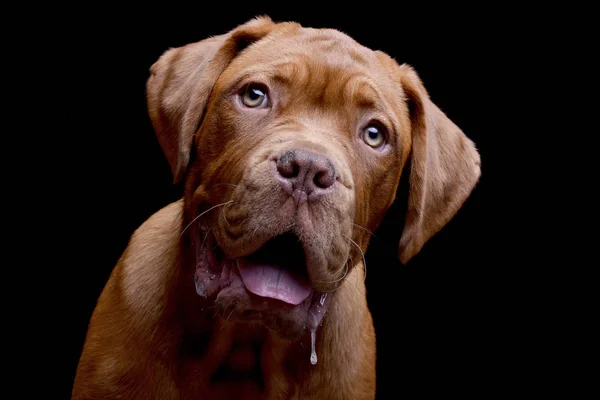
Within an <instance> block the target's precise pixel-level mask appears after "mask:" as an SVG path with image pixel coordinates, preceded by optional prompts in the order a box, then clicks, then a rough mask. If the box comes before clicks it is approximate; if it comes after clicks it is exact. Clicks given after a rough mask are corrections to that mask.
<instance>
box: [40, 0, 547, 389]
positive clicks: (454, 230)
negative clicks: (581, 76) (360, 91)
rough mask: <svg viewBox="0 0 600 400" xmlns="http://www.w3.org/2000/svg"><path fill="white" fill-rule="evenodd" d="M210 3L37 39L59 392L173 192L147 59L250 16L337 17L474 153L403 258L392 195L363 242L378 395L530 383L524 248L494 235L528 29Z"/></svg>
mask: <svg viewBox="0 0 600 400" xmlns="http://www.w3.org/2000/svg"><path fill="white" fill-rule="evenodd" d="M390 4H392V3H390ZM394 4H395V3H394ZM210 7H211V8H210V9H209V8H208V6H206V7H204V6H202V5H198V6H196V7H193V8H190V7H189V6H186V7H174V6H173V7H171V6H169V3H165V4H163V5H161V6H160V7H159V8H156V7H154V8H152V7H150V6H149V7H148V9H146V10H144V11H140V10H136V11H126V10H124V9H120V8H118V7H115V8H111V9H106V8H97V9H94V8H92V7H90V8H89V9H86V10H77V11H76V12H75V13H74V14H71V16H68V15H67V14H66V12H67V10H66V9H65V10H64V11H65V14H61V11H60V10H58V12H57V13H56V14H57V17H56V19H53V22H54V27H53V33H54V34H58V35H56V36H53V37H52V41H53V43H52V45H51V46H50V47H49V49H50V55H51V59H50V60H51V64H52V65H51V67H52V71H55V72H54V73H55V74H56V75H54V76H53V79H52V82H53V83H54V84H56V87H55V88H54V89H53V90H54V92H53V93H55V94H58V96H45V97H44V98H43V104H44V106H45V107H47V108H49V109H51V110H52V117H51V118H52V119H51V120H50V121H49V123H48V125H47V126H48V127H49V128H47V129H46V130H47V133H49V134H50V135H52V141H53V146H54V148H55V149H56V150H53V153H52V161H51V164H52V167H57V170H56V171H54V170H53V178H51V179H53V186H52V189H51V193H50V195H51V196H50V197H52V198H53V202H54V203H53V204H55V205H56V207H57V208H56V212H57V214H58V215H60V218H59V219H58V220H57V224H58V225H60V227H61V228H64V229H66V232H67V234H66V235H62V236H61V237H60V239H58V240H57V242H58V244H56V245H55V246H54V247H53V249H52V251H53V252H55V254H53V258H54V259H58V260H61V261H60V262H61V267H60V269H59V272H58V273H57V277H58V279H57V281H58V286H55V287H54V288H53V292H54V293H56V297H57V298H60V306H59V308H58V311H57V312H55V313H52V321H53V322H51V324H53V325H55V326H60V328H57V329H58V336H59V337H60V342H61V343H64V344H61V345H60V346H57V348H58V351H59V352H60V360H62V361H65V363H64V364H65V366H64V367H63V366H62V364H61V367H60V369H59V368H58V367H56V368H55V367H54V365H53V366H52V368H51V369H53V370H54V371H53V372H56V373H58V377H57V378H56V380H55V381H54V382H53V383H54V384H57V383H58V386H59V390H60V393H61V394H64V397H65V398H66V397H68V396H69V393H70V390H71V385H72V382H73V378H74V374H75V369H76V366H77V362H78V358H79V355H80V352H81V349H82V346H83V341H84V338H85V333H86V329H87V323H88V321H89V318H90V316H91V313H92V311H93V308H94V306H95V303H96V300H97V298H98V296H99V294H100V291H101V290H102V288H103V286H104V284H105V283H106V280H107V279H108V276H109V274H110V271H111V270H112V268H113V266H114V264H115V262H116V261H117V258H118V257H119V256H120V254H121V252H122V251H123V250H124V248H125V246H126V245H127V241H128V239H129V236H130V235H131V233H132V232H133V230H134V229H136V228H137V227H138V226H139V225H140V224H141V223H142V222H143V221H144V220H145V219H147V218H148V217H149V216H150V215H152V214H153V213H154V212H155V211H157V210H159V209H160V208H161V207H163V206H164V205H166V204H168V203H169V202H171V201H174V200H176V199H177V198H178V197H179V196H180V194H181V187H180V186H178V185H173V184H172V177H171V172H170V169H169V166H168V164H167V162H166V159H165V158H164V156H163V154H162V152H161V149H160V147H159V144H158V142H157V140H156V137H155V136H154V132H153V130H152V127H151V124H150V120H149V118H148V114H147V109H146V102H145V84H146V79H147V77H148V70H149V67H150V65H151V64H152V63H153V62H154V61H156V60H157V59H158V57H159V56H160V55H161V54H162V53H163V52H164V51H165V50H167V49H168V48H169V47H176V46H181V45H184V44H187V43H190V42H194V41H198V40H201V39H203V38H205V37H207V36H209V35H216V34H221V33H224V32H227V31H228V30H230V29H232V28H234V27H235V26H237V25H238V24H241V23H243V22H245V21H247V20H248V19H250V18H252V17H254V16H256V15H260V14H267V15H269V16H271V17H272V18H273V19H274V20H276V21H285V20H294V21H297V22H300V23H302V24H303V25H305V26H311V27H330V28H337V29H339V30H341V31H343V32H345V33H347V34H349V35H350V36H352V37H353V38H354V39H356V40H357V41H359V42H360V43H361V44H363V45H365V46H367V47H370V48H373V49H379V50H383V51H385V52H387V53H388V54H390V55H391V56H393V57H394V58H396V60H397V61H398V62H400V63H402V62H407V63H409V64H411V65H412V66H413V67H414V68H415V69H416V70H417V72H418V73H419V75H420V77H421V79H422V80H423V82H424V84H425V86H426V88H427V89H428V91H429V93H430V95H431V98H432V100H433V101H434V102H435V103H436V104H437V105H438V106H439V107H440V108H441V109H442V110H443V111H444V112H446V114H447V115H448V116H449V117H450V118H451V119H452V120H453V121H454V122H455V123H456V124H457V125H458V126H460V127H461V128H462V129H463V131H464V132H465V133H466V135H467V136H469V137H470V138H471V139H472V140H473V141H474V142H475V143H476V145H477V147H478V149H479V151H480V154H481V158H482V178H481V181H480V183H479V184H478V186H477V187H476V189H475V191H474V192H473V194H472V195H471V197H470V198H469V200H468V201H467V202H466V203H465V205H464V206H463V208H462V209H461V210H460V211H459V213H458V214H457V216H456V217H455V218H454V219H453V220H452V221H451V222H450V223H449V224H448V225H447V226H446V227H445V228H444V229H443V230H442V231H441V232H440V233H439V234H437V235H436V236H435V237H434V238H432V239H431V240H430V242H429V243H428V244H427V245H426V246H425V247H424V249H423V250H422V252H421V254H419V255H418V256H417V257H415V258H414V259H413V260H412V261H411V262H409V263H408V264H407V265H401V264H400V263H399V262H398V261H397V260H396V258H395V256H396V246H397V239H398V237H399V235H400V233H401V225H402V224H401V219H402V218H401V217H402V199H401V198H399V202H398V204H397V205H396V206H395V207H394V208H393V209H392V210H391V211H390V214H389V216H388V218H387V219H386V221H385V223H384V224H383V225H382V227H381V229H380V230H379V231H378V232H376V234H375V238H374V239H373V241H372V244H371V247H370V249H369V252H368V254H367V267H368V278H367V290H368V300H369V305H370V307H371V310H372V314H373V317H374V320H375V328H376V332H377V340H378V343H377V345H378V353H377V354H378V365H377V367H378V398H395V397H407V398H416V397H419V398H429V397H431V396H432V395H444V396H446V395H457V396H461V397H471V396H473V397H477V398H480V397H481V398H487V397H489V396H490V394H500V393H502V394H512V393H513V392H514V391H515V390H516V388H517V387H519V386H520V385H521V384H523V383H527V382H530V381H531V380H532V379H533V376H534V374H535V373H534V371H533V368H530V366H531V365H532V363H533V358H534V357H537V356H538V353H537V351H536V350H535V344H534V343H535V342H534V341H533V339H532V336H531V335H530V334H528V327H529V326H530V325H531V321H532V319H535V315H536V313H535V312H533V311H531V309H532V308H534V307H535V305H532V304H533V303H532V302H529V303H525V302H524V300H527V299H525V295H524V294H523V290H522V289H523V286H524V285H525V284H526V282H527V279H528V278H529V277H528V276H525V275H524V273H523V271H522V270H521V269H520V268H519V266H518V263H519V262H521V261H523V260H522V259H521V261H516V260H515V258H516V257H515V256H514V255H511V256H510V257H509V256H507V252H506V251H505V250H506V246H507V245H508V243H507V242H506V234H505V232H506V231H510V230H513V229H514V228H513V227H512V226H510V225H509V220H508V219H505V217H506V216H507V212H506V206H507V205H506V203H505V201H506V196H505V194H506V192H507V190H508V187H507V186H506V184H505V180H503V179H501V174H503V173H504V174H505V173H507V168H508V167H507V161H506V159H507V157H509V158H510V157H514V154H511V153H510V151H511V150H510V149H508V150H509V152H508V154H507V137H508V136H511V135H512V136H513V137H514V135H515V130H514V129H513V128H514V121H506V120H505V118H504V117H503V116H505V115H506V107H509V106H510V103H507V102H506V96H507V93H508V94H510V92H511V85H510V82H511V79H512V76H509V75H508V73H509V72H510V68H507V66H510V65H511V63H513V62H514V61H515V60H517V59H522V58H521V57H522V56H523V53H522V52H521V50H522V44H523V42H524V41H527V40H528V39H526V37H525V36H523V35H522V34H521V32H519V31H518V30H517V27H518V26H520V24H521V23H522V21H521V20H520V19H519V18H518V17H516V16H515V15H514V14H513V13H512V12H510V11H503V10H500V9H492V8H490V9H489V10H486V11H484V10H478V9H474V8H468V9H466V8H465V9H457V8H456V7H453V8H448V9H442V8H440V7H433V6H423V7H422V8H419V9H411V8H410V7H407V6H405V5H396V4H395V5H394V7H393V8H394V9H392V6H391V5H390V6H387V7H386V6H380V5H379V6H375V5H374V4H370V3H362V4H359V3H356V4H355V5H351V4H350V3H348V4H346V5H344V6H336V7H332V8H331V10H325V9H324V8H323V6H321V7H315V6H308V5H306V6H304V5H300V4H298V5H294V6H290V7H288V8H286V7H284V6H281V7H278V8H274V7H266V6H261V5H260V3H258V4H256V5H252V4H250V5H248V4H247V5H246V6H245V7H244V9H240V8H239V7H238V6H233V5H216V6H215V5H211V6H210ZM215 7H216V8H215ZM55 11H56V10H55ZM70 11H71V12H73V10H70ZM510 124H513V127H512V128H509V125H510ZM512 151H514V150H512ZM517 349H518V350H517ZM537 362H539V359H538V360H537ZM392 394H393V395H392Z"/></svg>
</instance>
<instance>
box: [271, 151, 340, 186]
mask: <svg viewBox="0 0 600 400" xmlns="http://www.w3.org/2000/svg"><path fill="white" fill-rule="evenodd" d="M277 172H278V173H279V176H280V180H281V182H282V184H283V186H284V188H286V190H288V191H289V192H290V194H291V193H293V192H294V191H296V190H300V191H303V192H306V194H307V195H308V194H311V193H313V192H315V191H316V190H319V189H327V188H329V187H331V186H332V185H333V184H334V183H335V168H334V167H333V164H332V162H331V161H330V160H329V159H328V158H327V157H325V156H324V155H322V154H318V153H314V152H311V151H306V150H294V151H286V152H285V153H284V154H283V155H282V156H281V157H279V159H278V160H277Z"/></svg>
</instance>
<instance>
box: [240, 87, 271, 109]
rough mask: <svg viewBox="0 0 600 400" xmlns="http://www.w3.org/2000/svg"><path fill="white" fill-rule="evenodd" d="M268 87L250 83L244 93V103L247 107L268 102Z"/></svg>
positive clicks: (258, 105)
mask: <svg viewBox="0 0 600 400" xmlns="http://www.w3.org/2000/svg"><path fill="white" fill-rule="evenodd" d="M266 92H267V91H266V89H264V88H263V87H262V86H259V85H248V87H247V88H246V90H245V91H244V94H243V95H242V103H244V105H245V106H246V107H250V108H257V107H260V106H263V105H265V104H266V103H267V93H266Z"/></svg>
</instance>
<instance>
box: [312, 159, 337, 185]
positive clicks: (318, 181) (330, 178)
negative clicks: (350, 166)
mask: <svg viewBox="0 0 600 400" xmlns="http://www.w3.org/2000/svg"><path fill="white" fill-rule="evenodd" d="M313 182H314V184H315V186H316V187H319V188H321V189H326V188H328V187H330V186H331V185H333V184H334V183H335V170H334V169H333V166H332V165H328V166H327V168H325V169H323V170H321V171H319V172H317V173H316V174H315V177H314V179H313Z"/></svg>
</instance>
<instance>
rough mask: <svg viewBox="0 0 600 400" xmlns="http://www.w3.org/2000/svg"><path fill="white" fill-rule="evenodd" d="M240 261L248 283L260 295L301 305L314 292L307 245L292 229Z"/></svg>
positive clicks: (241, 271) (243, 276)
mask: <svg viewBox="0 0 600 400" xmlns="http://www.w3.org/2000/svg"><path fill="white" fill-rule="evenodd" d="M236 261H237V267H238V271H239V273H240V276H241V278H242V282H243V284H244V286H245V287H246V289H247V290H248V291H249V292H250V293H253V294H255V295H257V296H260V297H267V298H271V299H276V300H280V301H283V302H285V303H287V304H291V305H298V304H300V303H302V302H303V301H305V300H306V299H307V298H308V297H309V296H310V295H311V293H312V287H311V284H310V281H309V279H308V272H307V268H306V257H305V255H304V248H303V246H302V243H301V242H300V240H299V239H298V237H297V236H296V235H294V234H292V233H285V234H283V235H279V236H277V237H275V238H274V239H271V240H269V241H268V242H267V243H266V244H265V245H264V246H262V247H261V248H260V249H259V250H258V251H256V252H254V253H253V254H251V255H250V256H248V257H243V258H238V259H236Z"/></svg>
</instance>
